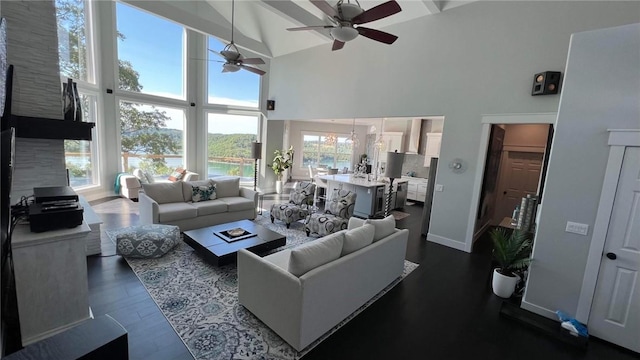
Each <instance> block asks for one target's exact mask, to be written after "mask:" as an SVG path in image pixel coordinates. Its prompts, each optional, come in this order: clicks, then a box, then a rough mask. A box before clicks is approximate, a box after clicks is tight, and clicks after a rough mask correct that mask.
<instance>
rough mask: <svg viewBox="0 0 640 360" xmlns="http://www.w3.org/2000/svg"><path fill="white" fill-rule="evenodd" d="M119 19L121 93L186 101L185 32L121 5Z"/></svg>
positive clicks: (173, 24)
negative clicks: (130, 92) (131, 92)
mask: <svg viewBox="0 0 640 360" xmlns="http://www.w3.org/2000/svg"><path fill="white" fill-rule="evenodd" d="M116 16H117V28H118V39H119V40H120V41H119V42H118V69H119V89H120V90H126V91H133V92H140V93H145V94H151V95H158V96H164V97H169V98H175V99H184V98H185V91H184V72H185V70H184V38H185V31H184V28H183V27H182V26H180V25H177V24H175V23H173V22H171V21H168V20H165V19H162V18H160V17H158V16H154V15H151V14H148V13H146V12H143V11H140V10H137V9H135V8H133V7H131V6H129V5H125V4H123V3H120V2H118V3H116ZM143 84H144V86H143Z"/></svg>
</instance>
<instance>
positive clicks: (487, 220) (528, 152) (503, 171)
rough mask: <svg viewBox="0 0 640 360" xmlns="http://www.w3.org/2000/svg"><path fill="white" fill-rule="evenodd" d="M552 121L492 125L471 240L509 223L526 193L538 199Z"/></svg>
mask: <svg viewBox="0 0 640 360" xmlns="http://www.w3.org/2000/svg"><path fill="white" fill-rule="evenodd" d="M552 133H553V125H551V124H491V129H490V135H489V139H488V146H487V149H486V157H485V159H486V161H485V163H484V173H483V175H482V187H481V189H480V194H479V206H478V208H477V212H476V219H475V224H474V236H473V240H474V241H475V240H476V239H478V238H480V237H481V236H482V235H483V234H484V232H485V231H487V230H488V229H489V228H490V227H492V226H496V225H499V224H501V223H504V222H507V223H508V222H510V221H511V218H512V215H513V214H514V210H515V209H516V207H517V206H519V205H520V204H521V202H522V198H523V197H526V196H527V195H531V196H537V197H538V198H541V195H542V187H543V184H544V181H543V177H544V173H545V171H544V169H545V167H546V160H547V159H548V154H549V149H550V148H551V140H552V138H553V136H552Z"/></svg>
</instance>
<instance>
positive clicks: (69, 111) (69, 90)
mask: <svg viewBox="0 0 640 360" xmlns="http://www.w3.org/2000/svg"><path fill="white" fill-rule="evenodd" d="M75 109H76V105H75V97H74V95H73V80H72V79H71V78H69V79H67V82H66V83H63V84H62V113H63V116H64V119H65V120H67V121H74V120H75V116H76V114H75Z"/></svg>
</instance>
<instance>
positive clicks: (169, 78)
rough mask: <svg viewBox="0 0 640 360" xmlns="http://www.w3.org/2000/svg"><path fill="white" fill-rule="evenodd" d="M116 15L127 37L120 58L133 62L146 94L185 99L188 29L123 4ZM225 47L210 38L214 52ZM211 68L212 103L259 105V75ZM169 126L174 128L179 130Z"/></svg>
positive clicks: (120, 47) (120, 44)
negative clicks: (185, 51)
mask: <svg viewBox="0 0 640 360" xmlns="http://www.w3.org/2000/svg"><path fill="white" fill-rule="evenodd" d="M116 15H117V29H118V32H119V33H121V34H123V35H124V37H125V38H124V40H118V57H119V59H121V60H127V61H129V62H131V64H132V65H133V68H134V69H135V70H136V71H138V73H139V74H140V77H139V81H140V84H142V86H143V89H142V92H144V93H149V94H154V95H162V96H168V97H173V98H180V99H181V98H183V92H184V89H183V85H182V83H183V72H184V71H183V69H184V66H183V61H184V60H183V58H184V56H183V53H182V51H183V42H184V28H183V27H182V26H180V25H178V24H176V23H173V22H171V21H168V20H165V19H163V18H160V17H158V16H155V15H151V14H149V13H146V12H144V11H141V10H138V9H136V8H133V7H131V6H128V5H125V4H122V3H119V2H117V3H116ZM225 45H226V42H225V43H223V42H221V41H219V40H217V39H215V38H213V37H209V41H208V46H209V48H210V49H213V50H215V51H220V50H222V48H223V47H224V46H225ZM209 54H210V58H211V60H219V59H220V57H218V56H217V55H216V54H213V53H211V52H209ZM192 60H193V61H203V62H204V61H205V60H203V59H187V61H192ZM207 64H208V65H209V71H208V72H209V79H208V88H209V94H208V97H209V99H210V102H211V101H213V102H217V103H223V104H233V103H253V104H257V101H258V98H259V93H258V92H259V84H260V77H259V76H258V75H256V74H253V73H250V72H248V71H243V70H241V71H238V72H235V73H224V74H223V73H222V72H221V71H222V63H220V62H217V61H208V62H207ZM214 99H217V100H214ZM180 112H181V111H180ZM170 115H171V114H170ZM176 115H177V114H176ZM172 117H174V116H172ZM175 118H176V119H175V120H176V122H178V121H180V120H178V118H182V116H175ZM168 125H169V127H172V128H176V127H177V126H171V125H170V124H168ZM226 126H227V124H225V127H226ZM220 130H221V129H215V130H214V129H210V132H220ZM226 132H227V131H225V133H226ZM232 132H236V131H232Z"/></svg>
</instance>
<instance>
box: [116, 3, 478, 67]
mask: <svg viewBox="0 0 640 360" xmlns="http://www.w3.org/2000/svg"><path fill="white" fill-rule="evenodd" d="M125 1H126V2H127V3H130V4H132V5H134V6H138V7H140V8H142V9H145V10H148V11H151V12H154V13H156V14H159V15H161V16H164V17H167V18H169V19H171V20H174V21H177V22H180V23H182V24H184V25H186V26H188V27H191V28H193V29H194V30H197V31H201V32H204V33H208V34H212V35H215V36H217V37H219V38H220V39H221V40H223V41H225V42H228V41H229V40H230V38H231V0H224V1H221V0H205V1H189V0H186V1H175V0H174V1H170V0H165V1H144V0H143V1H127V0H125ZM349 1H350V2H351V3H355V0H349ZM397 1H398V3H399V5H400V7H401V8H402V11H401V12H400V13H398V14H395V15H392V16H389V17H387V18H384V19H381V20H377V21H374V22H370V23H367V25H366V26H367V27H371V28H374V29H381V30H383V29H384V28H386V27H388V26H390V25H394V24H398V23H402V22H406V21H410V20H413V19H416V18H420V17H426V16H431V15H434V14H438V13H440V12H442V11H446V10H448V9H451V8H453V7H457V6H460V5H464V4H468V3H470V2H471V1H453V0H451V1H434V0H397ZM336 2H337V1H335V0H328V3H329V4H330V5H332V6H335V4H336ZM344 2H345V3H346V2H347V0H344ZM384 2H386V0H359V3H360V6H361V7H362V8H363V9H364V10H367V9H370V8H372V7H374V6H377V5H379V4H382V3H384ZM330 24H331V23H330V21H329V19H328V18H327V15H325V14H324V13H323V12H322V11H320V9H318V8H317V7H316V6H314V5H313V4H312V3H311V2H310V1H309V0H236V3H235V20H234V25H235V33H234V41H235V43H236V44H237V45H238V46H239V47H241V48H245V49H248V50H251V51H253V52H255V53H256V54H259V55H261V56H266V57H277V56H281V55H285V54H289V53H292V52H296V51H300V50H304V49H307V48H311V47H315V46H321V45H323V46H327V50H328V51H330V49H331V44H332V42H333V39H332V38H331V35H330V34H329V29H319V30H311V31H296V32H291V31H287V30H286V29H287V28H292V27H300V26H312V25H330ZM353 41H372V40H369V39H366V38H363V37H362V36H360V37H358V38H356V39H355V40H353ZM381 46H386V45H382V44H381Z"/></svg>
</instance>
